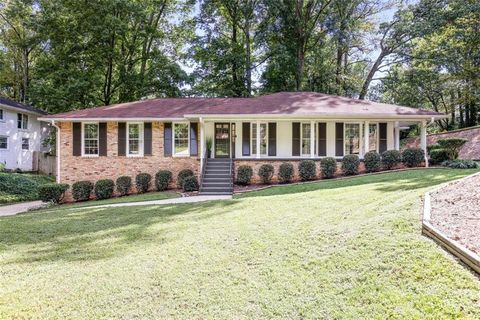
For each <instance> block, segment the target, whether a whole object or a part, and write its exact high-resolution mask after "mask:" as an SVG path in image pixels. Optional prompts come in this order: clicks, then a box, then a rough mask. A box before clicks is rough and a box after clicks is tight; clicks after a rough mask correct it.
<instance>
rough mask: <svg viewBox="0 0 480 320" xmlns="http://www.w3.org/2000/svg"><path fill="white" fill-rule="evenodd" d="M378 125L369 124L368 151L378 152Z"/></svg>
mask: <svg viewBox="0 0 480 320" xmlns="http://www.w3.org/2000/svg"><path fill="white" fill-rule="evenodd" d="M378 138H379V135H378V123H369V124H368V150H369V151H377V152H378V145H379V143H378Z"/></svg>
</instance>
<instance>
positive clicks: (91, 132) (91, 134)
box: [84, 123, 98, 139]
mask: <svg viewBox="0 0 480 320" xmlns="http://www.w3.org/2000/svg"><path fill="white" fill-rule="evenodd" d="M84 130H85V133H84V137H85V139H97V138H98V125H97V124H96V123H87V124H85V127H84Z"/></svg>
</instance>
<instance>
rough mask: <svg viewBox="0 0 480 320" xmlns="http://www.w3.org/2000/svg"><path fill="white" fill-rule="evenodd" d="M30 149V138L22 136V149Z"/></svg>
mask: <svg viewBox="0 0 480 320" xmlns="http://www.w3.org/2000/svg"><path fill="white" fill-rule="evenodd" d="M29 149H30V139H28V138H22V150H29Z"/></svg>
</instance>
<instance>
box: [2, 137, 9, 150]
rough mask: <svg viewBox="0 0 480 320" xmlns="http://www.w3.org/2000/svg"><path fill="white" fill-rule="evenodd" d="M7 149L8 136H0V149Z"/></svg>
mask: <svg viewBox="0 0 480 320" xmlns="http://www.w3.org/2000/svg"><path fill="white" fill-rule="evenodd" d="M7 149H8V137H7V136H0V150H7Z"/></svg>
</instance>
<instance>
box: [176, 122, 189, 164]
mask: <svg viewBox="0 0 480 320" xmlns="http://www.w3.org/2000/svg"><path fill="white" fill-rule="evenodd" d="M189 138H190V137H189V124H188V123H174V124H173V154H174V155H177V156H188V155H189V148H190V146H189Z"/></svg>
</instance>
